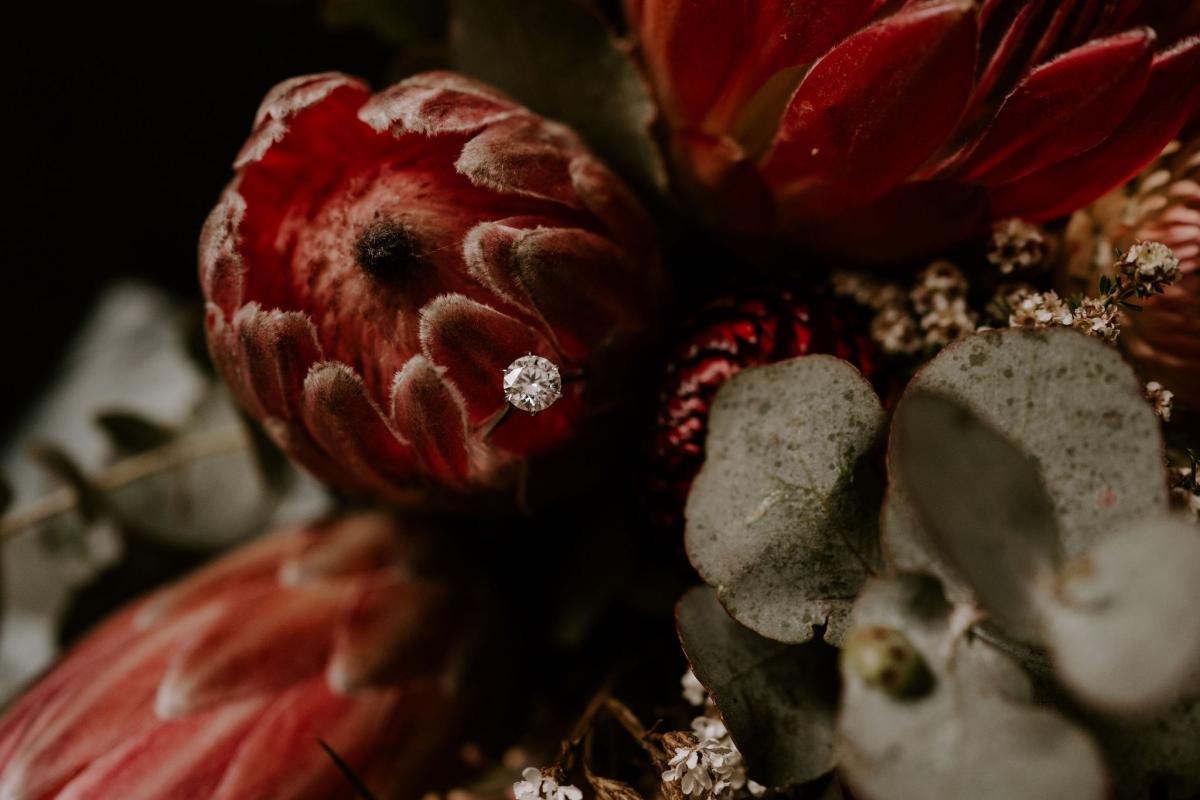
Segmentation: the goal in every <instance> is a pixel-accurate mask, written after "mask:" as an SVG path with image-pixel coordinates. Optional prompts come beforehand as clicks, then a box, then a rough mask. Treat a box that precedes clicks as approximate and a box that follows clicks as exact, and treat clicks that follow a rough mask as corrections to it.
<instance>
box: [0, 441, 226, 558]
mask: <svg viewBox="0 0 1200 800" xmlns="http://www.w3.org/2000/svg"><path fill="white" fill-rule="evenodd" d="M249 446H250V443H249V441H248V439H247V437H246V432H245V430H244V429H243V428H242V427H241V426H239V425H231V426H229V427H226V428H217V429H215V430H210V431H201V432H199V433H192V434H187V435H184V436H180V437H179V438H178V439H173V440H171V441H170V442H167V443H166V444H164V445H161V446H159V447H155V448H152V449H150V450H146V451H144V452H141V453H138V454H136V455H133V456H130V457H128V458H123V459H121V460H120V461H115V462H113V463H112V464H110V465H108V466H106V467H103V468H101V469H100V470H98V471H97V472H95V473H94V474H92V475H91V476H90V477H89V480H90V481H91V483H92V485H93V486H95V487H96V489H97V490H99V491H101V492H108V491H112V490H114V489H119V488H121V487H122V486H126V485H128V484H131V483H135V482H137V481H139V480H142V479H143V478H147V477H149V476H151V475H154V474H156V473H159V472H163V471H166V470H169V469H174V468H176V467H180V466H183V465H184V464H190V463H192V462H195V461H202V460H204V459H206V458H214V457H216V456H222V455H226V454H229V453H236V452H238V451H240V450H245V449H246V448H248V447H249ZM79 499H80V498H79V492H77V491H76V490H75V489H74V488H72V487H70V486H63V487H61V488H59V489H56V490H54V491H53V492H50V493H49V494H47V495H44V496H42V497H40V498H38V499H37V500H35V501H34V502H32V503H30V504H29V505H27V506H26V507H25V508H23V509H21V510H20V511H17V512H15V513H13V514H10V515H8V516H6V517H4V519H3V520H0V541H5V540H7V539H9V538H10V537H12V536H15V535H16V534H18V533H20V532H22V531H24V530H27V529H29V528H32V527H34V526H35V525H38V524H40V523H43V522H46V521H47V520H49V519H51V518H52V517H56V516H58V515H59V514H63V513H66V512H68V511H71V510H72V509H74V508H75V507H76V506H78V504H79Z"/></svg>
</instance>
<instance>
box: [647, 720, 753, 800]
mask: <svg viewBox="0 0 1200 800" xmlns="http://www.w3.org/2000/svg"><path fill="white" fill-rule="evenodd" d="M692 731H693V732H692V733H691V734H688V733H684V732H682V731H681V732H677V733H672V734H667V736H666V737H664V742H665V743H666V744H667V745H668V746H673V747H674V750H675V754H674V755H673V756H672V757H671V759H670V761H669V762H668V767H669V768H668V769H667V770H666V771H665V772H663V774H662V779H663V781H664V782H666V783H674V784H677V785H678V787H679V789H680V790H681V791H682V792H683V794H684V795H685V796H686V795H695V796H697V797H701V798H705V799H706V800H713V798H718V797H730V798H732V797H734V796H737V795H739V794H742V793H743V790H744V792H745V793H748V794H750V795H751V796H753V797H760V796H761V795H762V794H763V793H765V792H766V787H764V786H762V785H761V784H758V783H755V782H754V781H752V780H750V779H749V778H748V777H747V776H746V765H745V762H744V761H743V760H742V754H741V752H740V751H739V750H738V748H737V745H735V744H734V743H733V738H732V737H731V736H730V735H729V731H728V729H727V728H726V727H725V723H724V722H722V721H721V720H719V719H716V718H713V717H704V716H701V717H696V718H695V719H693V720H692Z"/></svg>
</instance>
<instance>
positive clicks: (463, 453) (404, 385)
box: [392, 356, 500, 484]
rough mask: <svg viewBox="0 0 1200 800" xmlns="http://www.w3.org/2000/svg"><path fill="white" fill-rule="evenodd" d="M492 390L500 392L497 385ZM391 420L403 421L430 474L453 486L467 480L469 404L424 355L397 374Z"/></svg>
mask: <svg viewBox="0 0 1200 800" xmlns="http://www.w3.org/2000/svg"><path fill="white" fill-rule="evenodd" d="M493 391H494V392H497V393H499V391H500V388H499V385H498V384H495V385H494V386H493ZM392 418H393V419H395V420H398V421H399V420H402V421H403V425H404V436H405V438H406V439H407V440H408V442H409V443H410V444H411V446H412V450H413V453H414V454H415V455H416V458H417V460H418V461H419V462H420V463H421V465H422V466H423V467H424V469H425V471H426V472H427V473H429V474H430V475H432V476H434V477H435V478H437V479H438V480H442V481H445V482H447V483H451V484H453V483H458V482H461V481H463V480H464V479H465V478H466V477H467V474H468V472H469V471H470V453H469V452H468V443H467V410H466V405H465V403H464V402H463V399H462V395H461V394H459V392H458V390H457V389H456V388H454V385H453V384H451V383H450V382H449V381H447V380H446V379H445V377H443V376H442V372H441V370H439V369H438V368H437V367H436V366H434V365H433V363H432V362H430V361H429V359H427V358H425V357H424V356H413V357H412V358H411V359H410V360H409V362H408V363H407V364H405V365H404V368H403V369H402V370H400V371H399V372H398V373H396V378H395V381H394V383H393V384H392Z"/></svg>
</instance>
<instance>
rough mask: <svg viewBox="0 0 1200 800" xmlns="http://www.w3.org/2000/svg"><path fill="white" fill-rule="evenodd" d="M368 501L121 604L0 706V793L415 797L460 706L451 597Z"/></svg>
mask: <svg viewBox="0 0 1200 800" xmlns="http://www.w3.org/2000/svg"><path fill="white" fill-rule="evenodd" d="M417 550H418V548H417V546H416V545H415V544H414V536H413V534H412V533H410V532H407V531H406V530H404V529H402V528H401V527H400V526H399V524H398V523H397V522H396V521H395V520H394V519H392V518H391V517H389V516H385V515H377V514H365V515H359V516H352V517H346V518H343V519H341V520H338V521H335V522H332V523H326V524H322V525H317V526H312V527H308V528H303V529H298V530H291V531H287V532H282V533H278V534H275V535H272V536H269V537H266V538H264V539H263V540H261V541H259V542H256V543H254V544H251V545H248V546H246V547H244V548H242V549H241V550H238V551H235V552H233V553H232V554H230V555H228V556H226V557H224V558H222V559H221V560H219V561H216V562H214V563H213V564H211V565H210V566H207V567H205V568H203V569H202V570H200V571H199V572H197V573H195V574H194V575H192V576H191V577H189V578H186V579H184V580H183V581H181V582H179V583H177V584H174V585H172V586H168V587H167V588H165V589H161V590H159V591H158V592H156V593H154V594H152V595H149V596H148V597H146V598H144V599H143V600H141V601H139V602H138V603H137V604H136V605H134V606H133V607H131V608H128V609H126V610H124V611H123V612H121V613H119V614H118V615H117V616H115V617H114V618H112V619H110V620H109V621H108V622H106V623H104V624H103V625H102V626H101V627H100V628H99V629H98V630H96V631H95V632H94V633H92V634H91V635H90V636H89V637H88V638H86V639H84V640H83V641H82V642H81V643H80V644H78V645H77V646H76V647H75V648H74V649H73V650H72V651H71V652H70V653H69V654H68V655H67V656H66V657H65V658H64V659H63V660H62V661H61V662H60V663H59V664H58V665H57V666H56V667H55V668H54V669H53V670H52V671H51V672H50V673H48V674H47V675H46V676H45V677H43V678H42V679H41V680H40V681H39V682H38V683H36V684H35V685H34V686H33V687H32V688H31V689H30V690H29V691H28V692H26V694H25V695H24V696H23V697H21V698H19V699H18V700H17V701H16V703H15V704H14V705H12V706H11V707H10V708H9V709H8V711H7V712H6V714H5V715H4V716H3V718H0V797H6V798H20V799H21V800H83V799H84V798H88V800H163V798H171V799H172V800H212V798H228V800H244V799H245V798H251V797H271V798H273V799H274V800H299V799H300V798H305V799H308V798H311V799H312V800H319V798H326V797H342V796H348V794H349V792H350V789H349V787H348V786H347V784H346V783H345V779H344V777H343V776H341V775H340V774H339V772H338V770H337V769H336V767H335V765H334V764H333V763H332V761H331V760H330V759H329V758H328V757H327V756H326V754H325V753H324V752H323V751H322V750H321V749H320V748H319V747H318V745H317V739H318V738H320V739H322V740H324V741H326V742H327V743H328V744H329V745H330V746H331V747H332V748H333V749H334V751H335V752H337V753H338V755H339V756H340V757H341V758H342V759H343V760H344V761H346V762H347V763H348V764H350V765H351V767H352V768H353V769H354V770H355V772H356V774H359V775H361V776H362V777H363V778H364V779H365V780H366V781H367V783H368V785H370V786H371V787H372V789H373V790H374V791H375V792H376V793H377V796H379V797H380V798H410V797H419V796H420V795H421V793H422V791H421V790H422V784H421V781H422V780H423V779H424V778H426V777H428V776H427V774H426V771H425V770H426V769H427V767H428V762H431V761H432V760H433V759H434V757H435V756H436V755H437V754H438V753H439V752H441V750H442V749H443V748H444V747H445V746H447V744H448V737H449V735H450V734H451V732H452V731H453V728H454V726H455V724H456V720H457V717H458V711H457V710H456V709H457V708H458V707H459V706H458V705H457V702H456V695H457V692H458V690H457V688H456V686H455V676H454V674H453V673H454V662H453V654H454V653H455V652H461V648H462V647H463V646H464V645H466V644H468V643H469V642H470V641H471V633H472V632H471V630H470V628H469V623H468V622H467V617H466V616H464V615H463V614H462V613H461V612H462V611H463V608H462V603H463V602H464V601H463V600H462V599H461V596H460V595H461V593H458V596H456V595H452V593H451V592H450V591H449V590H448V589H446V588H445V587H444V586H443V585H442V584H441V583H440V582H438V581H436V580H434V579H433V578H430V577H420V576H417V575H415V574H414V573H413V570H412V569H411V568H410V565H411V560H412V557H413V555H414V553H415V552H416V551H417Z"/></svg>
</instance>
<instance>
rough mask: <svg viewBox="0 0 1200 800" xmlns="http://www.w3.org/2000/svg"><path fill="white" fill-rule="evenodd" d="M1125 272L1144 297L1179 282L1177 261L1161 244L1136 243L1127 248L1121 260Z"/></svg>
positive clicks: (1168, 249)
mask: <svg viewBox="0 0 1200 800" xmlns="http://www.w3.org/2000/svg"><path fill="white" fill-rule="evenodd" d="M1122 266H1123V267H1124V269H1125V270H1126V272H1127V273H1128V274H1129V275H1130V277H1132V278H1133V279H1134V281H1136V282H1137V287H1138V290H1139V292H1140V293H1141V294H1142V295H1143V296H1145V295H1149V294H1153V293H1155V292H1161V291H1162V290H1163V289H1164V288H1166V287H1167V286H1169V285H1170V284H1172V283H1174V282H1175V281H1177V280H1179V276H1180V275H1181V271H1180V269H1179V259H1178V258H1176V257H1175V253H1174V251H1172V250H1171V248H1169V247H1167V246H1166V245H1165V244H1163V243H1162V242H1137V243H1135V244H1134V245H1133V246H1132V247H1130V248H1129V252H1128V253H1126V254H1125V258H1124V259H1123V260H1122Z"/></svg>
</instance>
